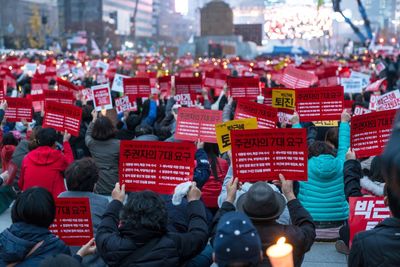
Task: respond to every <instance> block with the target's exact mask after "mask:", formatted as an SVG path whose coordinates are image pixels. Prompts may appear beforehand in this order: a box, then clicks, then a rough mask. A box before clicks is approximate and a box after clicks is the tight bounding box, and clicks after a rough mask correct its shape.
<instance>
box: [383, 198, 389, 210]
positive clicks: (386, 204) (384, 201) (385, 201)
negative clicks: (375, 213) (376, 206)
mask: <svg viewBox="0 0 400 267" xmlns="http://www.w3.org/2000/svg"><path fill="white" fill-rule="evenodd" d="M383 203H385V206H386V207H389V199H388V197H387V196H384V198H383Z"/></svg>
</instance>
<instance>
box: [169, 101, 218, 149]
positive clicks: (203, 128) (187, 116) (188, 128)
mask: <svg viewBox="0 0 400 267" xmlns="http://www.w3.org/2000/svg"><path fill="white" fill-rule="evenodd" d="M221 122H222V111H219V110H206V109H196V108H179V110H178V120H177V122H176V131H175V139H177V140H187V141H197V139H200V140H201V141H202V142H208V143H217V139H216V136H215V124H217V123H221Z"/></svg>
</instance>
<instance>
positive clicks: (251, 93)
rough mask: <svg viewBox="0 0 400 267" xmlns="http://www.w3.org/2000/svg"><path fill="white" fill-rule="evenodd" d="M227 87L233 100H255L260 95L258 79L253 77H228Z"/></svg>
mask: <svg viewBox="0 0 400 267" xmlns="http://www.w3.org/2000/svg"><path fill="white" fill-rule="evenodd" d="M228 87H229V90H230V95H231V96H232V97H233V98H246V99H249V100H250V99H251V100H253V99H254V100H255V99H257V96H259V95H260V85H259V79H258V78H254V77H229V79H228Z"/></svg>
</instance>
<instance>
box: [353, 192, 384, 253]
mask: <svg viewBox="0 0 400 267" xmlns="http://www.w3.org/2000/svg"><path fill="white" fill-rule="evenodd" d="M349 206H350V214H349V225H350V246H351V244H352V242H353V239H354V236H355V235H356V234H357V233H359V232H362V231H367V230H371V229H372V228H374V227H375V226H376V225H377V224H378V223H380V222H381V221H383V220H384V219H386V218H389V217H390V215H391V214H390V210H389V207H386V206H385V203H384V200H383V197H350V198H349Z"/></svg>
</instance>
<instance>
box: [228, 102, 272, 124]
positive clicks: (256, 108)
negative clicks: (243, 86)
mask: <svg viewBox="0 0 400 267" xmlns="http://www.w3.org/2000/svg"><path fill="white" fill-rule="evenodd" d="M253 117H254V118H257V123H258V128H259V129H272V128H276V123H277V122H278V111H277V110H276V109H275V108H273V107H269V106H266V105H263V104H258V103H255V102H251V101H246V100H242V99H240V100H238V102H237V105H236V111H235V120H240V119H246V118H253Z"/></svg>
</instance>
